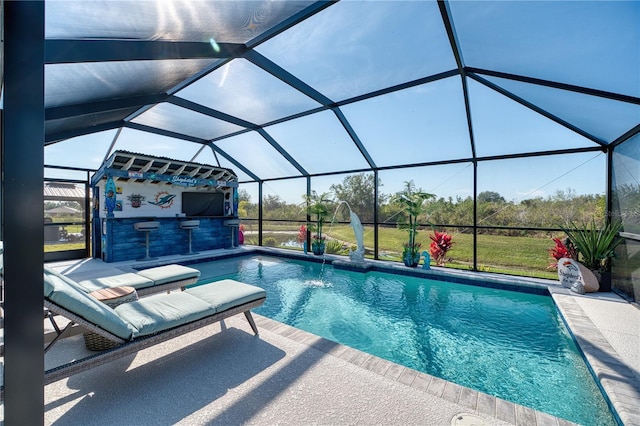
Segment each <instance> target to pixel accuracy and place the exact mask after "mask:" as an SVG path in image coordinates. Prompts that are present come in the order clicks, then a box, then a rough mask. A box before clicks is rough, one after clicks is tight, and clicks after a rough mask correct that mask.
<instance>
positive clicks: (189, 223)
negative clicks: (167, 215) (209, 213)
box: [180, 220, 200, 254]
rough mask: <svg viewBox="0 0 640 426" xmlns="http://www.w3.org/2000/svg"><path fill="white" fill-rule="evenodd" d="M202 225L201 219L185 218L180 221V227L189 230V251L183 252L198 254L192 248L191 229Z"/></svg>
mask: <svg viewBox="0 0 640 426" xmlns="http://www.w3.org/2000/svg"><path fill="white" fill-rule="evenodd" d="M199 227H200V221H199V220H183V221H182V222H180V229H186V230H187V231H189V251H188V252H186V253H183V254H197V253H198V252H197V251H193V250H191V231H192V230H194V229H198V228H199Z"/></svg>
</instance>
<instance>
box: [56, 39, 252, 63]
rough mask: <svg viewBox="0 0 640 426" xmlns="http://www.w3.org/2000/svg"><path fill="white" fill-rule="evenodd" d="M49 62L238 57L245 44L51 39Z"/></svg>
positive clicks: (242, 51)
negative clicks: (212, 44)
mask: <svg viewBox="0 0 640 426" xmlns="http://www.w3.org/2000/svg"><path fill="white" fill-rule="evenodd" d="M46 43H47V50H46V63H47V64H66V63H77V62H107V61H145V60H164V59H199V58H237V57H239V56H241V55H242V54H243V53H244V52H246V50H247V48H246V47H245V46H244V45H243V44H237V43H218V47H219V49H218V50H216V49H214V48H213V47H212V46H211V43H210V42H209V41H180V42H178V41H167V40H95V39H93V40H47V42H46Z"/></svg>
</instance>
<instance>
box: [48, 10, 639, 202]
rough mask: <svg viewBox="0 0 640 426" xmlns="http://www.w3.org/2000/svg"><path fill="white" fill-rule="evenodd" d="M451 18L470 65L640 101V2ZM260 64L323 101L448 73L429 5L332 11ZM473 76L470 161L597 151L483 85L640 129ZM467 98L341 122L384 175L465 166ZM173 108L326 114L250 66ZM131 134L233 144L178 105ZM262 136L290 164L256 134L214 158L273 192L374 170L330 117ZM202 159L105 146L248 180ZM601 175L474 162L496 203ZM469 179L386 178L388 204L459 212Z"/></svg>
mask: <svg viewBox="0 0 640 426" xmlns="http://www.w3.org/2000/svg"><path fill="white" fill-rule="evenodd" d="M449 6H450V11H451V15H452V18H453V23H454V26H455V29H456V32H457V37H458V40H459V43H460V46H461V51H460V54H461V58H462V60H463V62H464V64H465V65H467V66H470V67H476V68H482V69H487V70H495V71H500V72H506V73H515V74H520V75H523V76H526V77H531V78H539V79H546V80H551V81H554V82H559V83H566V84H572V85H584V86H585V87H588V88H590V89H596V90H602V91H609V92H612V93H615V94H624V95H629V96H635V97H637V98H640V79H639V78H638V75H640V2H615V1H606V2H605V1H591V2H508V1H499V2H489V1H482V2H457V1H453V2H450V3H449ZM488 23H490V25H488ZM505 35H508V36H505ZM220 41H224V40H220ZM256 50H257V51H258V53H259V54H260V55H263V56H264V57H266V58H267V59H268V60H270V61H273V62H274V63H275V64H276V65H278V66H279V67H282V68H284V69H286V70H287V71H288V72H290V73H291V74H293V75H294V76H295V77H297V78H299V79H300V80H301V81H303V82H304V83H306V84H308V85H310V86H312V87H313V88H315V89H316V90H317V91H318V92H319V93H321V94H322V95H324V96H326V97H328V98H329V99H331V100H332V101H341V100H345V99H349V98H351V97H354V96H359V95H362V94H365V93H368V92H372V91H375V90H379V89H383V88H385V87H389V86H392V85H395V84H400V83H404V82H406V81H411V80H414V79H418V78H423V77H428V76H432V75H435V74H438V73H442V72H445V71H449V70H452V69H455V68H456V62H455V59H454V56H453V54H452V52H451V48H450V44H449V41H448V38H447V35H446V32H445V30H444V26H443V24H442V21H441V17H440V13H439V11H438V8H437V5H436V3H435V2H415V1H411V2H410V1H406V2H405V1H400V2H364V3H363V2H340V3H338V4H335V5H332V6H331V7H329V8H327V9H325V10H324V11H322V12H320V13H319V14H317V15H315V16H313V17H311V18H309V19H307V20H306V21H304V22H302V23H301V24H299V25H297V26H295V27H293V28H291V29H289V30H287V31H284V32H283V33H281V34H280V35H278V36H276V37H274V38H273V39H271V40H268V41H267V42H265V43H263V44H262V45H260V46H258V47H257V49H256ZM611 76H615V78H611ZM481 77H482V78H485V79H486V80H487V82H488V84H487V85H486V84H482V83H483V82H481V81H477V80H474V79H471V78H469V79H467V81H466V83H467V86H466V90H467V91H468V95H469V117H470V118H471V124H472V129H473V141H474V147H475V154H476V155H477V156H479V157H486V156H495V155H505V154H520V153H526V152H538V151H547V150H555V149H575V148H589V147H595V146H597V144H596V143H595V142H594V141H592V140H590V139H588V138H586V137H584V136H583V135H580V134H578V133H576V132H574V131H573V130H570V129H568V128H567V127H565V126H563V125H560V124H558V123H556V122H554V121H552V120H549V119H548V118H547V117H544V116H543V115H541V114H539V113H538V112H536V111H534V110H532V109H530V108H527V107H525V106H523V105H522V104H520V103H518V102H516V101H514V100H512V99H509V98H507V97H505V96H503V94H501V93H499V92H498V91H496V90H494V89H495V88H493V87H491V84H499V85H502V86H504V87H507V88H508V90H510V91H511V92H512V93H514V94H515V95H517V96H520V97H522V98H523V99H524V100H526V101H528V102H531V103H532V104H535V105H538V106H540V107H541V108H543V109H545V110H548V111H549V112H551V113H553V114H555V115H556V116H557V117H559V118H560V119H561V120H565V121H566V122H568V123H569V124H570V125H574V126H576V127H579V128H583V129H586V130H587V131H588V133H590V134H591V135H593V136H594V137H595V138H597V139H599V140H601V141H603V142H604V143H608V142H611V141H612V140H614V139H615V138H616V137H618V136H619V135H622V134H624V133H625V132H626V131H628V130H629V129H631V128H633V127H634V126H635V125H637V124H638V123H640V106H638V105H637V104H634V103H628V102H619V101H613V100H610V99H603V98H599V97H597V96H591V95H589V94H583V93H574V92H570V91H567V90H561V89H558V88H549V87H545V86H540V85H534V84H529V83H523V82H517V81H514V80H507V79H500V78H494V77H490V76H486V75H485V76H484V77H483V76H482V75H481ZM464 90H465V87H464V86H463V85H462V79H461V78H460V76H457V75H456V76H453V77H449V78H444V79H438V80H436V81H432V82H429V83H425V84H421V85H418V86H413V87H410V88H407V89H404V90H400V91H396V92H392V93H388V94H384V95H381V96H376V97H373V98H369V99H367V100H363V101H360V102H354V103H348V104H346V105H343V106H341V107H340V113H341V114H343V115H344V118H345V119H346V122H348V124H349V126H351V128H352V129H353V131H354V132H355V134H357V136H358V139H359V141H361V142H362V144H363V146H364V147H365V149H367V151H368V153H369V154H370V156H371V158H372V159H373V161H374V163H375V165H376V166H377V167H383V168H384V167H395V166H399V165H403V164H413V163H415V164H417V163H425V162H432V161H449V160H456V159H459V158H469V157H471V156H472V151H471V149H472V144H471V142H470V140H471V135H470V133H469V126H468V125H467V113H466V110H465V104H464V96H463V93H464ZM176 96H179V97H183V98H184V99H187V100H190V101H192V102H197V103H200V104H203V105H205V106H207V107H209V108H213V109H216V110H219V111H222V112H224V113H227V114H230V115H234V116H237V117H239V118H241V119H243V120H246V121H249V122H252V123H257V124H263V123H269V122H271V121H272V120H277V119H279V118H282V117H286V116H289V115H291V114H294V113H296V112H302V111H307V110H310V109H313V108H315V107H317V106H319V105H320V104H319V103H317V102H316V101H315V100H313V99H311V98H309V97H307V96H306V95H304V94H302V93H300V92H298V91H297V90H294V89H293V88H292V87H290V86H288V85H286V84H285V83H283V82H282V81H280V80H278V79H276V78H275V77H274V76H272V75H271V74H268V73H265V72H263V71H262V70H261V69H260V68H258V67H257V66H256V65H254V64H253V63H251V62H250V61H248V60H245V59H236V60H233V61H231V62H230V63H229V64H227V65H226V66H224V67H222V68H220V69H218V70H216V71H214V72H213V73H211V74H209V75H207V76H206V77H204V78H202V79H200V80H198V81H197V82H196V83H194V84H193V85H191V86H187V87H186V88H184V89H182V90H180V91H178V92H177V93H176ZM203 118H204V119H203ZM134 121H135V122H138V123H141V124H148V125H156V126H159V127H161V128H164V129H167V130H172V131H176V130H179V129H188V130H187V131H188V132H189V133H190V134H191V135H193V136H197V137H201V138H204V139H212V138H215V137H218V136H220V135H223V134H227V133H229V132H233V131H235V130H237V129H238V127H237V126H235V125H229V124H228V123H224V122H221V121H220V120H216V119H213V118H208V117H204V116H203V115H202V114H199V113H195V112H191V111H184V110H179V109H178V107H176V106H175V105H160V106H157V107H154V108H151V109H149V110H148V111H147V112H145V113H143V114H142V115H140V116H139V117H137V118H136V119H134ZM185 126H186V127H185ZM265 131H266V133H267V135H269V137H270V138H272V141H274V142H275V143H277V144H278V146H280V147H282V148H283V149H284V150H286V151H287V152H288V153H289V154H290V155H291V157H292V158H293V160H295V162H296V164H292V163H290V162H289V161H287V160H286V159H285V158H284V157H282V155H281V154H280V153H279V152H278V151H277V150H276V149H274V147H273V146H272V145H271V144H270V143H269V142H268V141H267V140H266V139H265V138H263V137H262V136H261V135H259V134H258V133H257V132H248V133H244V134H242V135H239V136H235V137H232V138H228V139H224V140H220V141H218V142H216V145H217V146H218V147H219V148H220V149H221V150H223V151H224V152H226V153H228V154H229V155H231V156H233V157H234V158H237V159H239V161H240V162H242V163H243V164H244V165H245V166H246V168H247V169H249V170H250V171H251V172H252V173H253V174H255V175H256V176H258V177H259V178H262V179H266V180H269V179H273V178H277V177H280V176H295V175H299V174H300V172H299V171H298V169H297V168H296V167H300V168H302V169H303V170H305V171H306V172H308V173H310V174H316V173H324V172H341V171H345V170H353V169H365V168H368V164H367V161H366V159H365V158H364V157H363V156H362V155H361V153H360V151H359V150H358V148H357V146H356V144H355V143H354V142H353V140H352V139H351V138H350V137H349V134H348V133H347V131H346V130H345V127H344V125H343V123H341V121H340V120H339V117H338V116H337V115H336V114H335V113H333V112H331V111H322V112H318V113H315V114H312V115H308V116H304V117H301V118H298V119H296V120H292V121H288V122H283V123H277V124H273V125H270V126H266V127H265ZM115 136H116V131H115V130H113V131H107V132H101V133H99V134H95V135H87V136H83V137H79V138H75V139H71V140H68V141H65V142H62V143H58V144H54V145H49V146H47V147H46V148H45V163H46V164H52V165H54V164H55V165H65V166H72V167H86V168H95V169H97V168H98V167H99V166H100V164H101V163H102V161H103V160H104V159H105V155H106V154H107V153H108V152H109V147H110V146H111V144H112V142H113V141H114V137H115ZM200 148H201V146H200V145H199V144H195V143H191V142H185V141H178V140H173V139H170V138H165V137H161V136H157V135H152V134H148V133H145V132H139V131H136V130H131V129H124V130H123V131H122V132H121V133H120V134H118V138H117V140H116V143H115V145H114V147H113V149H123V150H128V151H133V152H144V153H146V154H151V155H158V156H164V157H169V158H173V159H177V160H184V161H189V160H191V159H192V158H194V157H196V155H197V157H196V158H195V161H196V162H201V163H211V164H216V163H217V162H219V163H220V165H222V166H224V167H229V168H232V169H234V170H235V171H236V172H237V173H238V175H239V178H240V181H245V180H250V179H251V178H250V176H249V175H247V174H246V173H244V172H243V171H242V170H240V169H238V168H236V167H235V165H233V164H231V163H230V162H228V161H227V160H226V159H225V158H224V157H222V156H220V155H218V156H217V158H216V157H215V156H214V155H213V154H212V152H211V150H210V149H209V148H205V149H204V150H200ZM198 153H199V155H198ZM605 160H606V159H605V155H604V154H602V153H600V152H588V153H580V154H572V155H561V156H542V157H532V158H528V159H514V160H505V161H483V162H480V164H479V166H478V192H482V191H485V190H488V191H495V192H498V193H500V194H501V195H502V196H503V197H505V198H506V199H507V200H512V201H520V200H522V199H526V198H532V197H538V196H540V197H546V196H549V195H552V194H554V193H555V192H556V191H558V190H567V189H572V190H574V191H575V192H576V193H578V194H591V193H598V194H601V193H604V190H605V179H606V176H605V170H606V167H605V165H606V164H605ZM46 175H47V176H49V177H60V178H62V177H67V176H66V175H65V173H62V172H61V171H57V170H47V171H46ZM75 175H78V174H77V173H76V174H74V178H75V177H76V176H75ZM80 175H82V176H83V177H84V175H83V174H82V173H81V174H80ZM344 176H345V175H335V176H328V177H318V178H313V179H312V188H313V189H315V190H317V191H318V192H325V191H327V190H328V188H329V186H330V185H331V184H333V183H341V181H342V179H343V178H344ZM472 176H473V167H472V166H471V164H470V163H461V164H452V165H446V166H436V167H428V168H426V167H417V168H409V169H398V170H386V171H384V170H383V171H381V172H380V179H381V181H382V184H383V187H382V188H381V190H382V192H384V193H387V194H390V193H394V192H396V191H399V190H400V189H401V188H402V186H403V183H404V182H405V181H408V180H413V181H414V182H415V183H416V185H417V186H418V187H421V188H422V189H424V190H425V191H427V192H432V193H435V194H436V195H438V196H442V197H449V196H451V197H454V198H455V197H457V196H460V197H463V198H464V197H466V196H470V195H472V192H473V183H472ZM254 187H257V186H256V185H250V186H247V188H248V189H249V192H250V193H252V192H256V191H255V190H252V189H251V188H254ZM305 190H306V182H305V180H304V179H295V180H293V181H290V182H284V181H267V182H266V183H265V193H268V194H274V195H278V196H280V197H281V198H282V199H284V200H285V201H288V202H295V203H297V202H299V201H300V200H301V198H302V194H303V193H304V191H305ZM256 194H257V192H256Z"/></svg>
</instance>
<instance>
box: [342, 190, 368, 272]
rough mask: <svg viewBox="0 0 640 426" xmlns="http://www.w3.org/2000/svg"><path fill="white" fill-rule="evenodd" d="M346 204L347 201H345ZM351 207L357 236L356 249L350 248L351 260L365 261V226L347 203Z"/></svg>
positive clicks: (352, 221)
mask: <svg viewBox="0 0 640 426" xmlns="http://www.w3.org/2000/svg"><path fill="white" fill-rule="evenodd" d="M345 204H346V202H345ZM347 207H349V218H350V219H351V223H350V225H351V227H352V228H353V233H354V234H355V236H356V249H355V250H351V249H349V260H351V261H352V262H360V263H363V262H364V226H362V223H361V222H360V218H359V217H358V215H356V214H355V213H354V212H353V210H351V206H349V204H347Z"/></svg>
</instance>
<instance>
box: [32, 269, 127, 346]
mask: <svg viewBox="0 0 640 426" xmlns="http://www.w3.org/2000/svg"><path fill="white" fill-rule="evenodd" d="M44 296H45V297H47V298H49V300H51V301H52V302H54V303H55V304H57V305H60V306H61V307H63V308H64V309H66V310H68V311H70V312H73V313H74V314H76V315H78V316H80V317H82V318H84V319H85V320H87V321H88V322H90V323H92V324H95V325H97V326H99V327H101V328H103V329H104V330H107V331H108V332H110V333H113V334H115V335H116V336H118V337H120V338H122V339H125V340H129V339H130V338H131V337H132V335H133V334H134V332H135V331H137V330H135V329H134V327H132V326H131V325H130V324H128V323H127V322H126V321H123V320H122V319H121V318H120V317H119V316H118V315H117V314H116V313H115V312H114V310H113V309H111V308H110V307H109V306H107V305H105V304H104V303H101V302H99V301H98V300H96V299H94V298H93V297H91V296H89V295H88V294H87V293H86V292H85V291H84V290H83V289H82V287H80V286H79V285H77V284H76V283H75V282H74V281H72V280H71V279H69V278H67V277H65V276H64V275H61V274H59V273H57V272H55V271H54V270H52V269H49V268H47V267H45V268H44Z"/></svg>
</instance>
